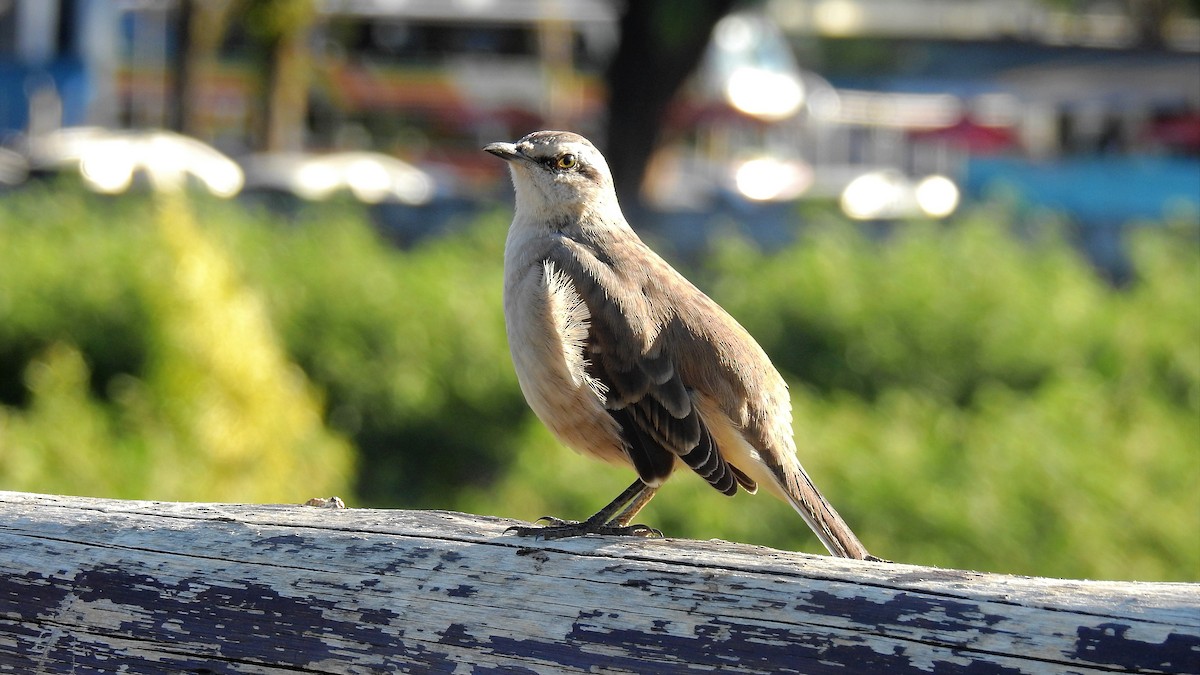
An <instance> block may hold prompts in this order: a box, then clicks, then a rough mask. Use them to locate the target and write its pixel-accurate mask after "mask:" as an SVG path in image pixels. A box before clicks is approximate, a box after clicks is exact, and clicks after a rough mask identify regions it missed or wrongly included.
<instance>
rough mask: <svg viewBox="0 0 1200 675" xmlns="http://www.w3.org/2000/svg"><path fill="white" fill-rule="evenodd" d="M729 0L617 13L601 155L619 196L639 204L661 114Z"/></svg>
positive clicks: (650, 5) (687, 0) (667, 0)
mask: <svg viewBox="0 0 1200 675" xmlns="http://www.w3.org/2000/svg"><path fill="white" fill-rule="evenodd" d="M732 4H733V2H732V0H703V1H691V0H662V1H661V2H630V3H628V4H627V5H626V8H625V13H624V14H623V15H622V16H621V42H620V44H619V45H618V46H617V53H616V54H615V55H614V56H613V60H612V63H611V64H610V65H609V68H608V73H607V75H606V77H607V81H608V91H609V102H608V124H607V129H606V134H605V142H604V145H605V157H606V158H607V159H608V164H609V168H611V169H612V172H613V180H614V182H615V183H616V187H617V195H618V197H619V199H620V200H621V203H622V204H624V205H625V206H626V207H634V208H636V207H637V206H639V204H640V201H641V195H640V187H641V184H642V177H643V176H644V175H645V170H646V164H647V162H648V161H649V160H650V156H651V154H652V153H653V151H654V148H655V144H656V143H657V141H658V135H659V134H658V131H659V125H660V123H661V121H662V117H663V113H664V112H665V111H666V109H667V106H668V105H669V104H670V102H671V99H672V98H674V96H675V93H676V92H677V91H678V90H679V88H680V86H681V85H682V84H683V83H684V81H685V80H686V79H687V77H688V76H689V75H690V74H691V73H692V71H693V70H694V69H695V67H696V65H697V63H698V62H699V60H700V57H701V56H702V55H703V54H704V49H705V47H706V46H707V45H708V39H709V35H710V34H711V33H712V29H713V26H714V25H716V23H717V21H718V20H720V19H721V17H722V16H724V15H725V13H726V12H728V11H729V8H730V6H732Z"/></svg>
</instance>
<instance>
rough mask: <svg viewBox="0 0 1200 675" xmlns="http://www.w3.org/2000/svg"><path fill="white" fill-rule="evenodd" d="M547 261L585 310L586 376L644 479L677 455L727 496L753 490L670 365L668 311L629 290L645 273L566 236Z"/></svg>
mask: <svg viewBox="0 0 1200 675" xmlns="http://www.w3.org/2000/svg"><path fill="white" fill-rule="evenodd" d="M548 257H549V260H550V261H551V262H553V263H554V264H555V267H557V268H558V269H559V270H561V271H562V273H564V274H565V275H566V276H567V277H568V278H569V279H570V281H571V283H572V285H573V286H574V287H575V290H576V292H577V293H578V294H579V296H580V297H581V298H582V299H583V301H584V302H585V303H586V304H587V307H588V311H589V313H590V315H591V323H590V325H589V330H588V336H587V341H586V344H585V356H586V358H587V359H588V363H587V366H586V368H587V373H588V375H589V376H591V377H593V378H595V379H596V380H597V381H599V382H600V383H602V384H603V385H604V387H605V388H606V395H605V401H604V405H605V408H606V409H607V410H608V412H609V414H610V415H612V416H613V418H614V419H616V420H617V422H618V423H619V424H620V425H621V429H622V436H623V438H624V440H625V442H626V444H627V451H628V453H629V456H630V459H631V460H632V462H633V465H634V467H635V468H636V469H637V471H638V475H639V476H640V477H641V478H642V480H643V481H645V482H646V483H648V484H652V485H656V484H658V483H659V482H661V481H662V480H663V479H665V478H666V477H667V476H668V475H670V473H671V470H672V468H673V467H674V463H675V458H676V457H679V458H680V459H682V460H683V461H684V463H686V464H687V465H688V466H689V467H691V468H692V469H693V470H694V471H695V472H696V473H698V474H699V475H700V476H701V477H702V478H704V479H705V480H706V481H708V483H709V484H711V485H712V486H713V487H715V488H716V489H718V490H720V491H721V492H724V493H725V494H729V495H732V494H734V493H736V492H737V487H738V485H739V484H741V485H743V486H744V487H746V488H748V489H751V490H753V489H754V482H753V481H752V480H750V479H749V478H748V477H747V476H745V474H743V473H741V472H740V471H738V470H737V469H735V468H733V467H732V466H730V465H729V463H728V462H726V461H725V458H724V457H723V456H722V454H721V452H720V448H718V447H717V445H716V443H715V442H714V440H713V437H712V435H711V434H710V433H709V428H708V426H707V425H706V424H705V422H704V419H703V418H702V417H701V415H700V412H699V410H698V409H697V407H696V405H695V403H694V401H693V398H692V395H691V393H690V392H689V388H688V386H687V384H686V383H685V382H684V380H683V378H682V377H681V375H680V370H679V368H678V367H677V364H676V363H675V362H674V360H673V358H674V357H673V354H674V353H675V351H674V350H671V349H668V348H666V347H667V345H665V344H664V342H665V341H667V340H669V339H671V338H672V336H673V335H674V334H675V332H674V331H670V330H666V325H665V322H669V321H670V318H669V316H668V315H669V308H665V307H661V306H656V305H655V303H654V301H653V299H652V297H651V296H652V295H653V294H648V293H645V292H643V291H644V289H643V288H638V287H636V286H634V287H632V288H631V286H630V284H631V281H632V283H635V284H637V285H638V286H640V284H641V282H640V281H638V279H639V278H645V276H646V275H645V270H642V271H641V274H638V273H637V271H636V270H628V269H620V268H619V266H618V265H614V264H613V261H612V260H601V259H599V258H598V257H596V256H595V255H594V254H593V252H592V251H591V249H589V248H588V247H587V246H585V245H582V244H580V243H578V242H576V241H573V240H571V239H565V238H564V239H563V240H562V244H561V245H560V246H556V247H554V248H553V249H552V250H551V251H550V253H549V256H548ZM631 273H632V275H631ZM623 274H625V275H626V276H624V277H622V275H623ZM618 289H621V290H622V291H624V292H618ZM630 291H633V292H630ZM660 304H661V303H660ZM648 329H650V331H652V332H649V331H648Z"/></svg>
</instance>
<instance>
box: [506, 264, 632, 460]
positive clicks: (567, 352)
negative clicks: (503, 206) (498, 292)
mask: <svg viewBox="0 0 1200 675" xmlns="http://www.w3.org/2000/svg"><path fill="white" fill-rule="evenodd" d="M509 262H512V261H509V260H506V263H509ZM504 319H505V326H506V329H507V333H508V344H509V350H510V352H511V353H512V360H513V366H514V368H515V370H516V373H517V381H518V382H519V383H520V385H521V393H523V394H524V395H525V400H526V402H528V403H529V407H530V408H532V409H533V412H534V413H535V414H536V415H537V416H538V418H539V419H540V420H541V421H542V423H543V424H545V425H546V427H547V428H549V429H550V431H551V432H553V433H554V435H555V436H556V437H557V438H558V439H559V440H560V441H561V442H562V443H563V444H565V445H567V446H569V447H571V448H572V449H574V450H576V451H578V452H581V453H584V454H587V455H591V456H594V457H596V458H598V459H602V460H605V461H608V462H612V463H619V464H627V463H628V456H627V454H626V453H625V451H624V446H623V442H622V441H621V434H620V426H619V425H618V424H617V422H616V421H615V420H614V419H613V418H612V416H611V415H609V414H608V412H607V411H606V410H605V408H604V396H605V393H606V392H605V390H604V387H603V385H602V384H600V383H599V382H598V381H596V380H595V379H594V378H592V377H590V376H589V375H588V374H587V371H586V366H587V360H586V359H587V354H586V349H587V341H588V330H589V327H590V321H591V315H590V313H589V311H588V307H587V305H586V304H585V303H584V302H583V299H582V297H581V296H580V295H579V293H578V292H577V291H576V290H575V288H574V286H573V285H572V284H571V282H570V280H569V279H568V278H567V277H566V275H564V274H563V273H562V272H561V271H560V270H557V269H556V268H555V266H554V264H553V263H551V262H549V261H533V262H530V263H528V264H524V265H519V266H518V265H511V266H510V265H508V264H506V269H505V283H504Z"/></svg>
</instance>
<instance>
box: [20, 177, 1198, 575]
mask: <svg viewBox="0 0 1200 675" xmlns="http://www.w3.org/2000/svg"><path fill="white" fill-rule="evenodd" d="M192 214H194V218H195V219H196V221H197V222H192V218H193V216H192ZM1000 219H1002V216H1001V217H1000V218H998V217H997V216H996V215H994V214H985V213H982V212H980V213H975V214H969V215H968V216H967V217H965V218H963V219H961V220H960V221H959V222H956V223H954V224H951V225H933V224H928V223H904V224H901V225H899V226H897V227H896V228H895V230H894V231H893V232H891V234H890V236H888V237H886V238H884V239H883V240H880V239H872V238H869V237H866V236H864V235H862V234H861V233H860V232H858V231H857V229H855V228H853V227H851V226H849V225H848V224H846V223H844V222H841V221H838V220H836V219H831V220H830V222H827V223H823V224H820V225H816V226H813V227H811V228H809V230H808V231H807V232H806V233H805V234H804V235H803V237H802V238H801V241H800V242H799V243H797V245H795V246H791V247H787V248H786V249H784V250H781V251H777V252H773V253H771V254H762V253H759V252H757V251H755V250H753V249H752V248H751V247H750V246H748V245H746V244H745V243H744V242H741V241H739V240H730V241H728V242H725V243H724V245H723V246H722V247H721V251H720V253H719V254H718V255H716V256H714V257H713V258H711V259H710V260H708V261H707V263H706V265H705V266H704V267H702V268H701V269H698V270H693V271H692V273H691V276H693V277H694V278H696V279H698V280H699V281H700V282H701V283H702V285H704V286H705V287H706V288H708V289H710V290H711V291H712V294H713V295H714V297H715V298H716V299H717V300H718V301H720V302H721V303H722V304H723V305H725V306H726V307H727V308H728V309H729V310H730V311H731V313H733V314H734V316H736V317H738V319H739V320H741V321H742V322H743V323H744V324H745V325H746V327H747V328H748V329H749V330H750V331H751V332H752V333H753V334H754V335H755V336H756V337H758V338H759V340H760V341H761V342H762V343H763V346H764V348H765V349H766V350H767V352H768V353H769V354H771V355H772V358H773V359H774V360H775V362H776V364H777V365H778V366H779V367H780V369H781V370H782V371H783V372H784V374H785V376H786V377H787V378H788V379H789V381H790V382H791V383H792V400H793V409H794V417H795V428H796V438H797V443H798V446H799V447H800V453H801V459H802V461H803V462H804V464H805V466H806V467H807V468H808V470H809V472H810V473H811V474H812V475H813V477H814V479H815V480H816V481H817V483H818V485H820V486H821V488H822V490H823V491H825V492H826V494H827V495H828V496H829V497H830V499H831V501H833V502H834V503H835V504H836V505H837V507H838V509H839V510H840V511H841V512H842V514H843V515H844V516H845V517H846V518H847V520H849V521H850V522H851V523H852V525H853V526H854V527H855V529H856V531H858V533H859V534H860V536H861V537H862V538H863V540H864V541H865V542H866V543H867V544H868V546H869V547H870V548H871V550H872V551H873V552H876V553H877V554H879V555H882V556H885V557H889V558H892V559H896V560H903V561H908V562H917V563H928V564H937V565H947V566H955V567H965V568H973V569H986V570H996V571H1006V572H1017V573H1027V574H1040V575H1057V576H1070V577H1108V578H1136V579H1146V580H1150V579H1190V580H1195V579H1196V578H1197V577H1198V576H1200V538H1197V537H1196V536H1195V532H1196V531H1198V530H1200V492H1198V491H1196V490H1195V489H1194V487H1193V484H1194V483H1195V480H1196V478H1197V477H1198V476H1200V341H1198V340H1197V338H1198V337H1200V301H1197V300H1196V299H1195V291H1196V289H1197V288H1200V247H1198V246H1197V242H1196V239H1195V237H1196V228H1195V226H1194V224H1193V225H1189V226H1187V227H1185V228H1183V230H1182V231H1171V230H1168V229H1165V228H1161V227H1156V228H1150V227H1147V228H1143V231H1141V232H1140V233H1139V235H1138V236H1137V237H1136V239H1135V240H1134V241H1132V242H1131V249H1132V251H1133V253H1134V257H1135V264H1136V268H1137V270H1138V273H1139V274H1138V277H1137V278H1136V280H1135V281H1134V282H1132V283H1131V284H1130V285H1129V286H1128V287H1125V288H1121V289H1114V288H1112V287H1110V286H1109V285H1107V284H1106V283H1104V282H1103V281H1101V280H1100V279H1099V278H1097V276H1096V275H1095V274H1094V273H1093V272H1092V271H1091V270H1090V269H1089V268H1088V267H1087V265H1086V264H1084V263H1083V262H1082V261H1081V260H1080V259H1079V258H1078V257H1077V256H1076V255H1075V254H1074V253H1073V252H1072V250H1071V248H1070V247H1069V246H1068V245H1067V244H1065V243H1064V242H1063V241H1061V240H1060V239H1059V238H1057V237H1055V236H1052V235H1046V236H1042V237H1040V238H1039V239H1038V240H1037V241H1029V240H1027V239H1022V237H1020V236H1017V235H1015V234H1014V233H1013V232H1011V231H1010V230H1009V229H1008V228H1007V227H1005V226H1003V225H1002V224H1001V223H999V222H997V221H998V220H1000ZM507 220H508V214H506V213H495V214H492V215H490V216H488V217H485V218H482V219H480V221H479V222H478V223H476V224H475V225H474V227H472V228H470V229H469V230H467V231H466V232H465V233H463V234H461V235H458V236H454V237H447V238H443V239H439V240H437V241H431V242H427V243H425V244H422V245H421V246H419V247H417V248H415V249H413V250H408V251H400V250H396V249H394V248H392V247H389V246H387V245H385V244H383V243H382V242H381V241H380V240H379V238H378V237H377V236H376V235H375V234H374V233H373V232H372V229H371V228H370V226H369V224H368V223H367V222H366V219H365V218H364V217H363V214H361V213H358V212H356V211H355V209H354V208H353V207H349V206H345V205H340V206H335V207H329V208H322V209H317V210H314V211H311V212H308V213H306V214H304V215H303V216H302V217H300V218H299V219H297V220H295V221H293V222H279V221H277V220H275V219H273V218H271V217H269V216H267V215H264V214H261V213H254V212H249V211H246V210H245V209H243V208H241V207H239V206H237V205H233V204H226V203H217V202H208V201H200V202H196V203H193V204H192V205H191V207H190V212H189V210H188V209H186V208H184V207H183V206H182V205H181V204H177V203H171V202H167V203H164V204H160V205H159V206H158V207H157V210H156V209H155V208H153V207H152V205H150V204H147V203H145V202H142V201H139V200H119V201H105V200H98V199H96V198H93V197H85V196H83V195H81V194H79V193H76V192H70V191H64V190H56V191H53V192H50V191H45V192H33V193H25V194H19V195H10V196H7V197H5V199H4V200H3V201H0V405H2V406H3V407H0V488H4V489H25V490H36V491H43V492H78V493H92V494H106V495H113V496H125V497H152V498H164V499H165V498H189V499H193V498H194V499H230V500H237V501H252V500H286V501H293V502H294V501H301V500H303V499H305V498H307V497H309V496H313V495H317V494H329V493H332V492H335V491H337V492H341V493H342V496H344V497H348V498H349V500H350V501H351V503H352V504H357V505H365V504H374V505H394V506H419V507H433V508H457V509H465V510H471V511H475V512H480V513H489V514H496V515H503V516H512V517H517V518H522V519H532V518H535V517H537V516H540V515H543V514H554V515H559V516H564V517H583V516H586V515H588V514H590V513H591V512H593V511H594V510H595V509H596V508H598V507H599V506H601V505H602V504H603V503H605V502H606V501H607V500H608V499H610V498H611V497H612V496H615V494H616V493H617V492H618V491H619V490H621V489H622V488H623V487H625V485H627V484H628V482H629V481H630V480H632V477H633V473H632V472H631V471H629V470H628V469H623V468H618V467H606V466H603V465H600V464H597V463H595V462H593V461H592V460H589V459H586V458H582V457H579V456H577V455H575V454H574V453H571V452H569V451H566V450H564V449H563V448H562V447H561V446H559V445H558V443H557V442H556V441H554V440H553V439H552V438H551V437H550V435H549V434H548V432H546V430H545V429H544V428H543V427H542V426H541V425H540V423H538V422H537V420H536V419H535V418H533V416H532V414H531V413H529V411H528V409H527V408H526V406H525V405H524V403H523V401H522V399H521V396H520V392H519V390H518V388H517V386H516V380H515V377H514V375H513V373H512V367H511V365H510V362H509V358H508V354H507V351H508V350H507V345H506V343H505V339H504V330H503V316H502V310H501V303H500V293H501V280H502V269H501V267H502V246H503V239H504V229H505V227H506V224H507ZM293 364H294V365H293ZM322 401H324V403H322ZM322 415H323V420H324V424H322V423H321V421H322ZM342 439H349V440H350V441H352V443H353V447H354V449H355V450H356V451H357V458H356V459H353V460H352V458H351V457H350V456H349V454H350V453H349V452H348V448H347V445H346V443H345V441H344V440H342ZM353 463H356V464H357V467H358V472H357V475H356V477H355V478H354V482H353V483H351V479H350V477H349V475H348V471H350V467H351V465H352V464H353ZM347 489H350V490H353V491H354V493H355V494H351V493H350V492H347V491H346V490H347ZM641 520H643V521H644V522H647V523H648V524H652V525H654V526H656V527H660V528H662V529H664V530H665V531H667V532H668V533H669V534H671V535H674V536H688V537H699V538H709V537H722V538H728V539H733V540H738V541H746V542H753V543H760V544H765V545H771V546H778V547H784V548H795V549H803V550H808V551H814V552H816V551H819V550H820V548H819V545H818V544H817V543H816V541H815V539H814V538H813V537H812V536H811V535H810V534H809V533H808V532H807V529H806V528H805V527H804V525H803V524H802V522H801V521H800V519H799V518H798V517H797V516H796V515H795V514H794V513H792V512H791V510H790V509H789V508H788V507H787V506H785V505H783V504H781V503H779V502H777V501H776V500H774V499H771V498H770V497H768V496H764V495H757V496H749V495H741V496H739V497H736V498H734V499H733V500H729V499H727V498H725V497H722V496H721V495H719V494H717V493H716V492H714V491H713V490H712V489H711V488H709V487H708V486H707V485H705V484H703V482H702V481H700V480H699V479H697V478H695V477H693V476H690V475H685V474H683V473H681V474H680V475H679V476H677V477H676V478H674V479H672V481H671V482H670V483H669V484H668V485H667V486H666V488H665V489H664V490H662V491H661V492H660V494H659V496H658V497H656V498H655V500H654V502H652V503H651V505H650V506H649V507H648V508H647V510H646V512H645V515H644V518H642V519H641Z"/></svg>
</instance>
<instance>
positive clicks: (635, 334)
mask: <svg viewBox="0 0 1200 675" xmlns="http://www.w3.org/2000/svg"><path fill="white" fill-rule="evenodd" d="M483 150H485V151H486V152H489V153H491V154H493V155H495V156H497V157H499V158H500V159H503V160H505V161H506V162H507V164H508V168H509V172H510V174H511V177H512V182H513V189H514V192H515V200H514V213H513V220H512V224H511V225H510V227H509V229H508V234H507V237H506V239H505V245H504V292H503V303H504V318H505V328H506V333H507V337H508V343H509V351H510V352H511V355H512V361H513V366H514V369H515V370H516V375H517V381H518V383H519V385H520V388H521V392H522V394H523V395H524V397H525V400H526V402H527V403H528V404H529V407H530V408H532V409H533V412H534V414H535V415H536V416H537V417H538V418H539V419H540V420H541V421H542V423H543V424H544V425H545V426H546V427H547V428H548V429H549V430H550V431H551V432H552V434H553V435H554V436H555V437H556V438H557V439H558V440H559V441H560V442H561V443H562V444H564V445H566V446H568V447H569V448H571V449H573V450H575V451H577V452H579V453H581V454H583V455H585V456H589V457H592V458H595V459H599V460H602V461H605V462H608V463H610V464H616V465H620V466H625V467H631V468H632V469H633V470H634V471H635V472H636V473H637V478H636V479H635V480H634V481H633V483H632V484H631V485H630V486H629V487H628V488H626V489H625V490H624V491H623V492H622V493H621V494H620V495H618V496H617V498H616V499H614V500H613V501H612V502H611V503H609V504H608V505H606V506H605V507H604V508H602V509H600V511H598V512H597V513H596V514H595V515H593V516H591V517H590V518H587V519H586V520H583V521H568V520H562V519H559V518H554V517H545V518H542V519H540V520H541V521H546V524H545V525H537V524H534V525H531V526H528V527H526V526H520V527H514V528H510V529H511V530H512V531H513V532H515V533H516V534H517V535H525V536H538V537H542V538H546V539H556V538H561V537H571V536H581V535H587V534H608V535H641V536H661V532H659V531H658V530H656V529H654V528H651V527H648V526H646V525H642V524H634V523H633V519H634V518H635V517H636V516H637V514H638V512H640V511H641V510H642V508H643V507H644V506H645V505H646V504H647V503H649V501H650V500H651V498H653V497H654V495H655V493H656V492H657V491H658V490H659V488H660V487H662V485H663V483H664V481H666V479H667V478H668V477H669V476H670V475H671V474H672V473H673V472H674V471H676V470H677V469H681V468H683V467H686V468H687V469H690V470H691V471H694V472H695V473H697V474H698V475H699V476H700V477H701V478H703V479H704V480H705V481H707V482H708V484H709V485H711V486H712V487H713V488H715V489H716V490H718V491H719V492H722V493H724V494H726V495H730V496H732V495H734V494H736V493H737V492H738V490H739V489H742V490H746V491H747V492H750V493H754V492H756V491H757V489H758V487H760V486H761V487H764V488H765V489H766V491H767V492H770V493H771V494H773V495H775V496H776V497H778V498H780V499H782V500H783V501H784V502H786V503H788V504H790V505H791V506H792V508H794V509H795V510H796V512H798V513H799V514H800V516H801V517H802V518H803V519H804V521H805V523H806V524H807V525H808V527H809V528H810V529H812V531H813V532H814V533H815V534H816V536H817V538H818V539H819V540H820V541H821V543H822V544H823V545H824V546H825V548H826V549H828V550H829V552H830V553H831V554H832V555H834V556H838V557H843V558H856V559H871V560H878V558H875V557H874V556H871V555H870V554H868V553H867V549H866V548H865V547H864V546H863V544H862V542H860V541H859V539H858V537H857V536H855V534H854V533H853V531H851V529H850V527H849V526H848V525H847V524H846V522H845V521H844V520H843V519H842V518H841V516H839V515H838V513H837V511H835V510H834V508H833V506H832V505H830V503H829V502H828V501H827V500H826V499H825V497H824V496H823V495H822V494H821V493H820V492H819V491H818V490H817V488H816V486H815V485H814V484H813V481H812V480H811V479H810V478H809V475H808V473H807V472H806V471H805V470H804V468H803V467H802V466H801V465H800V462H799V460H798V458H797V456H796V445H795V440H794V438H793V436H792V413H791V402H790V397H789V393H788V387H787V383H786V382H785V381H784V379H783V377H782V376H780V374H779V372H778V371H777V370H776V369H775V368H774V366H773V365H772V364H771V361H770V359H769V358H768V356H767V354H766V353H765V352H764V351H763V349H762V347H760V346H759V344H758V343H757V342H756V341H755V340H754V338H753V337H752V336H751V335H750V333H749V332H747V331H746V329H745V328H743V327H742V326H741V324H739V323H738V322H737V321H736V320H735V319H734V318H733V317H732V316H730V315H729V313H728V312H726V311H725V310H724V309H723V308H721V306H720V305H718V304H717V303H716V302H715V301H713V300H712V299H710V298H709V297H708V296H707V295H705V294H704V293H703V292H702V291H700V289H698V288H696V286H694V285H693V284H692V283H691V282H690V281H688V280H687V279H686V278H685V277H684V276H683V275H682V274H680V273H679V272H677V271H676V270H675V269H674V268H673V267H671V265H670V264H668V263H667V262H666V261H665V260H663V258H661V257H660V256H659V255H658V254H657V253H655V252H654V251H653V250H652V249H651V248H650V247H649V246H647V245H646V244H645V243H644V242H643V241H642V239H641V238H640V237H639V236H638V235H637V234H636V233H635V232H634V230H633V229H632V227H631V226H630V225H629V223H628V222H627V221H626V219H625V216H624V215H623V213H622V210H621V207H620V204H619V203H618V201H617V195H616V191H615V189H614V187H613V179H612V174H611V172H610V171H609V168H608V164H607V162H606V161H605V159H604V156H603V155H602V154H601V153H600V151H598V150H597V149H596V147H595V146H594V145H593V144H592V143H591V142H590V141H588V140H587V139H586V138H584V137H583V136H580V135H579V134H576V133H573V132H569V131H536V132H533V133H531V134H528V135H526V136H525V137H523V138H521V139H519V140H517V141H515V142H496V143H491V144H489V145H487V146H486V147H484V148H483Z"/></svg>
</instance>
